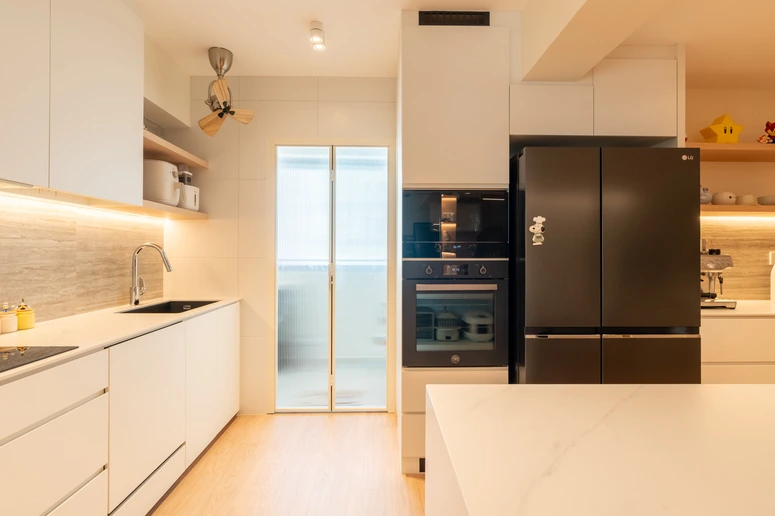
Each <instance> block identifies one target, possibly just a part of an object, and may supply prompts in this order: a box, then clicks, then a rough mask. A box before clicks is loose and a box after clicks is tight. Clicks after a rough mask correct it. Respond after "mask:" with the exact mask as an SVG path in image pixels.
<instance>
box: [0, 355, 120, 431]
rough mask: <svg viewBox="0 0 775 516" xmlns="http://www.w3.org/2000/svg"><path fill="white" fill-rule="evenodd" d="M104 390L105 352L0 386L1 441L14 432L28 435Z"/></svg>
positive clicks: (106, 365) (106, 362)
mask: <svg viewBox="0 0 775 516" xmlns="http://www.w3.org/2000/svg"><path fill="white" fill-rule="evenodd" d="M107 386H108V352H107V351H105V350H101V351H98V352H96V353H92V354H91V355H87V356H85V357H82V358H79V359H77V360H73V361H71V362H66V363H64V364H62V365H58V366H56V367H52V368H51V369H46V370H45V371H41V372H39V373H35V374H33V375H30V376H25V377H24V378H20V379H18V380H15V381H13V382H11V383H8V384H6V385H2V386H0V407H2V414H3V417H0V441H2V440H5V439H7V438H8V437H9V436H11V435H13V434H15V433H16V432H19V431H29V430H30V429H32V428H34V427H35V426H36V425H40V424H41V422H42V421H45V420H46V418H48V417H50V416H53V415H54V414H56V413H57V412H59V411H62V410H65V409H67V408H68V407H71V406H73V405H75V404H77V403H78V402H80V401H83V400H85V399H87V398H89V397H92V396H95V395H97V394H102V393H103V392H104V391H105V388H106V387H107ZM30 400H35V402H34V403H30Z"/></svg>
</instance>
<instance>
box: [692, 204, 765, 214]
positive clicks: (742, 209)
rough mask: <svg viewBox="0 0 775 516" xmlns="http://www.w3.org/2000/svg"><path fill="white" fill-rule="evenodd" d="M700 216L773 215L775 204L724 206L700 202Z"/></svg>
mask: <svg viewBox="0 0 775 516" xmlns="http://www.w3.org/2000/svg"><path fill="white" fill-rule="evenodd" d="M700 215H701V216H710V217H713V216H732V217H734V216H738V217H741V216H749V217H751V216H754V217H757V216H758V217H762V216H764V217H775V206H758V205H757V206H738V205H730V206H724V205H719V204H701V205H700Z"/></svg>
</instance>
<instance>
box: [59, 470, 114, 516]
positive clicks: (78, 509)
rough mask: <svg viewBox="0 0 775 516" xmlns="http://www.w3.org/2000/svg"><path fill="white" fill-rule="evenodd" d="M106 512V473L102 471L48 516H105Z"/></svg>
mask: <svg viewBox="0 0 775 516" xmlns="http://www.w3.org/2000/svg"><path fill="white" fill-rule="evenodd" d="M107 510H108V472H107V471H102V472H101V473H100V474H99V475H97V476H96V477H94V478H93V479H92V480H90V481H89V482H88V483H87V484H86V485H85V486H83V487H82V488H80V489H79V490H78V491H76V492H75V494H73V496H71V497H70V498H68V499H67V500H65V501H64V502H63V503H62V505H60V506H59V507H57V508H56V509H54V510H53V511H51V513H49V516H105V513H106V511H107Z"/></svg>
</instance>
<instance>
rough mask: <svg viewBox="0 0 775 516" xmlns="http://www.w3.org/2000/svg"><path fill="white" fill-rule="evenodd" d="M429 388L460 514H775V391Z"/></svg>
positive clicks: (738, 388)
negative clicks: (460, 503) (457, 493)
mask: <svg viewBox="0 0 775 516" xmlns="http://www.w3.org/2000/svg"><path fill="white" fill-rule="evenodd" d="M427 392H428V403H429V407H428V418H429V421H428V425H430V424H431V423H430V418H431V417H434V415H433V413H432V411H431V406H430V405H431V404H432V408H433V412H435V417H436V418H437V421H438V424H439V428H440V430H441V436H442V439H443V441H444V444H445V445H446V451H447V453H448V456H449V460H450V461H451V465H452V466H451V467H452V468H453V469H454V475H455V477H456V479H457V481H458V483H459V491H460V493H461V494H462V498H463V500H464V501H465V505H466V508H467V512H461V514H469V515H470V516H501V515H503V516H505V515H508V516H523V515H530V516H550V515H551V516H558V515H574V516H587V515H588V516H621V515H625V514H626V515H628V516H656V515H659V516H690V515H702V516H722V515H723V516H729V515H732V514H745V515H746V516H765V515H767V516H772V515H773V514H775V489H773V487H772V479H773V478H775V438H774V437H773V436H775V385H647V386H639V385H505V386H504V385H429V386H428V391H427ZM427 460H428V463H427V473H426V474H427V477H426V487H427V488H429V486H430V485H431V478H430V476H431V475H433V474H434V473H433V462H432V458H431V457H428V459H427ZM444 462H447V461H446V458H445V459H444V460H443V461H439V463H440V466H439V467H440V468H441V467H442V466H441V463H444ZM444 467H445V468H446V467H447V466H444ZM445 471H446V470H445ZM441 473H442V472H441V471H440V472H439V474H440V478H447V477H446V475H442V474H441ZM455 487H457V486H455ZM439 494H440V493H439ZM428 496H434V494H433V493H431V492H430V491H429V492H428V493H427V494H426V500H428ZM428 514H429V515H430V513H428Z"/></svg>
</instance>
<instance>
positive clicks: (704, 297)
mask: <svg viewBox="0 0 775 516" xmlns="http://www.w3.org/2000/svg"><path fill="white" fill-rule="evenodd" d="M701 245H702V248H701V249H700V274H701V275H702V277H703V278H708V289H707V291H706V290H705V289H704V283H705V279H700V282H701V284H700V308H726V309H729V310H733V309H735V308H736V307H737V301H730V300H728V299H719V298H718V296H719V295H722V296H723V295H724V278H723V276H722V275H721V274H722V273H723V271H725V270H727V269H730V268H732V266H733V265H732V257H731V256H729V255H728V254H721V249H708V250H706V242H705V239H704V238H703V239H702V244H701ZM716 285H718V287H719V294H716Z"/></svg>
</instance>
